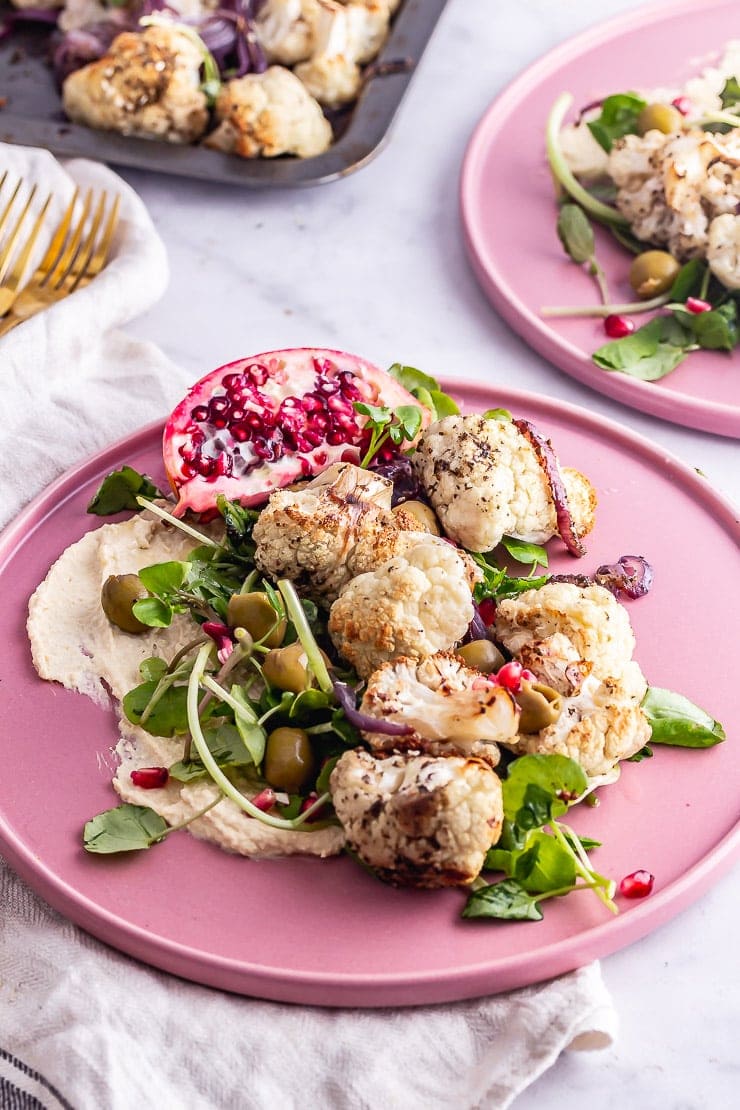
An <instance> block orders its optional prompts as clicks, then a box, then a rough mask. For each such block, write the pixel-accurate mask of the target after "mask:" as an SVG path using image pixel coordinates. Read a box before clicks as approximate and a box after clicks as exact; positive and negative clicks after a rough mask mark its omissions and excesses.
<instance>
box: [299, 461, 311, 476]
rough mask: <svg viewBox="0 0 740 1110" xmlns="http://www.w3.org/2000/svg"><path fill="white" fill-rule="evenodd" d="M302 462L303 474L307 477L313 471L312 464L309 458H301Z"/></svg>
mask: <svg viewBox="0 0 740 1110" xmlns="http://www.w3.org/2000/svg"><path fill="white" fill-rule="evenodd" d="M300 463H301V474H302V475H303V477H304V478H307V477H308V476H309V474H312V473H313V471H312V470H311V464H310V462H309V461H308V459H301V460H300Z"/></svg>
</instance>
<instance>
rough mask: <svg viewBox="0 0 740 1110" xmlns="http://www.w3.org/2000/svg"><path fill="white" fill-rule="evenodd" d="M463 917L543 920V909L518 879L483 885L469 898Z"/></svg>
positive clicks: (534, 896)
mask: <svg viewBox="0 0 740 1110" xmlns="http://www.w3.org/2000/svg"><path fill="white" fill-rule="evenodd" d="M462 916H463V917H467V918H475V917H494V918H499V919H503V920H505V921H541V920H542V910H541V909H540V908H539V906H538V905H537V897H536V895H534V894H530V893H529V892H528V891H527V890H525V889H524V887H523V886H522V884H521V883H520V882H518V881H517V880H516V879H503V880H502V881H501V882H500V883H493V884H491V885H490V886H485V887H481V888H480V889H479V890H475V891H473V893H472V894H471V895H470V897H469V898H468V900H467V902H466V904H465V909H464V910H463V912H462Z"/></svg>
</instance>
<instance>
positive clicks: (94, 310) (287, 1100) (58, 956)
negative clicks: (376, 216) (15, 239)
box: [0, 145, 616, 1110]
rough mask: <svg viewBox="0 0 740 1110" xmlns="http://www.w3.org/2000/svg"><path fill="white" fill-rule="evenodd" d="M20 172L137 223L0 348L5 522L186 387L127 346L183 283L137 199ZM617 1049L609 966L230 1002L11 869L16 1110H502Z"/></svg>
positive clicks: (7, 909) (24, 154) (6, 1029)
mask: <svg viewBox="0 0 740 1110" xmlns="http://www.w3.org/2000/svg"><path fill="white" fill-rule="evenodd" d="M6 168H7V169H9V170H10V171H11V176H12V175H15V174H18V173H22V174H23V175H24V178H32V179H33V180H38V181H40V182H41V183H42V184H43V186H44V189H43V190H41V192H44V193H45V191H46V189H48V188H49V187H52V186H53V189H54V193H55V203H56V205H57V211H58V212H59V211H61V210H62V209H63V207H64V201H65V199H66V198H67V197H68V196H70V195H71V189H72V184H71V180H70V177H72V178H74V179H75V180H76V181H79V182H83V183H85V184H87V183H89V184H92V185H95V187H96V188H97V187H105V188H109V189H115V190H117V191H119V192H120V193H121V194H122V197H123V208H122V221H121V226H120V232H119V235H118V236H117V240H116V243H115V251H114V256H113V257H112V259H111V261H110V263H109V265H108V266H107V267H106V269H105V270H104V271H103V272H102V273H101V274H100V276H99V277H97V278H96V279H95V281H93V282H92V283H91V284H90V285H89V286H87V288H86V289H84V290H82V291H80V292H78V293H75V294H73V296H71V297H70V298H69V299H67V300H66V301H62V302H60V303H59V304H57V305H56V306H54V307H53V308H51V309H49V310H48V311H47V312H45V313H43V314H41V315H39V316H37V317H35V318H33V319H32V320H30V321H27V322H26V323H24V324H22V325H21V326H20V327H18V328H16V329H15V331H13V332H11V333H9V335H8V336H6V337H5V338H4V339H0V368H2V388H3V395H4V396H3V407H4V419H3V422H2V431H0V522H5V521H6V520H8V519H9V518H10V517H11V516H12V515H13V514H14V513H15V512H17V511H18V510H19V509H20V508H21V507H22V505H23V504H24V503H25V502H26V501H27V500H28V499H29V498H30V497H31V496H32V495H33V494H35V493H36V492H38V491H39V490H40V489H42V488H43V487H44V486H45V485H46V484H47V483H48V482H49V481H50V480H51V479H52V478H54V477H55V476H56V475H57V474H59V473H60V472H61V471H62V470H64V469H65V468H66V467H67V466H69V465H71V464H72V463H73V462H76V461H78V460H80V459H82V458H84V457H85V456H87V455H89V454H90V453H91V452H92V451H94V450H96V449H97V448H99V447H101V446H103V445H105V444H107V443H110V442H112V441H113V440H115V439H117V438H119V437H120V436H122V435H123V434H125V433H126V432H129V431H132V430H134V429H135V428H136V427H138V426H140V425H141V424H143V423H147V422H149V421H150V420H152V419H154V418H155V417H156V416H157V415H159V414H164V413H165V412H166V411H168V410H169V409H170V408H171V407H172V406H173V404H174V403H175V402H176V401H177V400H178V399H179V397H180V396H181V395H182V393H183V392H184V391H185V388H186V386H187V385H188V384H189V383H188V382H187V381H186V380H185V377H184V375H183V373H182V372H181V371H180V370H178V369H177V368H176V367H175V366H173V365H172V364H171V363H170V362H169V361H168V360H167V359H166V358H165V357H164V355H163V354H162V353H161V352H160V351H159V350H157V348H156V347H154V346H152V345H151V344H145V343H139V342H136V341H133V340H131V339H129V338H127V337H126V336H125V335H124V334H123V333H121V332H120V331H118V330H117V328H118V326H119V325H120V324H122V323H125V322H126V320H128V319H130V318H131V317H132V316H133V315H135V314H136V313H137V312H140V311H142V310H143V309H145V308H147V307H148V306H149V305H150V304H151V303H152V302H153V301H154V300H156V298H157V297H158V296H160V295H161V293H162V291H163V290H164V287H165V285H166V281H167V265H166V258H165V252H164V248H163V246H162V244H161V242H160V240H159V239H158V237H157V235H156V232H155V231H154V228H153V226H152V223H151V221H150V219H149V217H148V215H147V213H146V211H145V209H144V207H143V205H142V204H141V201H140V200H139V199H138V198H137V197H136V195H135V194H134V193H133V192H132V191H131V190H130V189H129V188H128V187H127V186H126V185H125V184H124V182H122V181H121V180H120V179H119V178H117V177H116V176H115V175H114V174H113V173H111V172H110V171H109V170H107V169H105V168H104V167H102V166H97V165H94V164H92V163H89V162H82V161H75V162H70V163H69V164H68V165H67V167H66V172H65V170H63V169H62V168H61V167H60V166H59V164H58V163H56V162H55V161H54V159H53V158H52V157H51V156H50V155H49V154H47V153H45V152H42V151H34V150H23V149H21V148H14V147H7V146H2V145H0V173H2V170H3V169H6ZM14 650H15V649H14ZM19 650H23V649H22V645H20V647H19ZM1 806H2V783H1V780H0V807H1ZM522 928H525V929H526V928H532V926H527V925H523V926H522ZM615 1032H616V1014H615V1012H614V1008H613V1006H612V1003H611V1000H610V998H609V995H608V993H607V991H606V988H605V986H604V984H603V981H602V978H601V972H600V969H599V966H598V964H592V965H590V966H589V967H586V968H583V969H582V970H580V971H577V972H573V973H572V974H570V975H565V976H563V977H562V978H560V979H557V980H555V981H552V982H549V983H545V984H540V985H538V986H535V987H531V988H528V989H525V990H520V991H516V992H514V993H512V994H509V995H499V996H496V997H492V998H486V999H481V1000H477V1001H473V1002H460V1003H456V1004H453V1005H450V1004H447V1005H443V1006H425V1007H419V1008H416V1009H383V1010H328V1009H317V1008H308V1007H299V1006H288V1005H283V1004H278V1003H272V1002H261V1001H257V1000H254V999H247V998H240V997H237V996H233V995H228V994H224V993H222V992H219V991H216V990H211V989H209V988H206V987H200V986H197V985H194V984H191V983H186V982H183V981H182V980H179V979H175V978H173V977H171V976H168V975H165V974H163V973H161V972H158V971H153V970H151V969H150V968H147V967H145V966H143V965H141V964H138V963H136V962H135V961H133V960H131V959H129V958H128V957H125V956H122V955H119V954H118V953H116V952H114V951H113V950H111V949H109V948H107V947H105V946H104V945H102V944H100V943H99V942H98V941H96V940H93V939H92V938H91V937H89V936H87V935H86V934H85V933H83V932H82V931H81V930H79V929H77V928H76V927H75V926H73V925H71V924H69V923H67V922H65V921H64V920H62V919H61V918H60V917H59V916H58V915H57V914H56V913H54V911H52V910H50V909H49V908H48V907H47V906H46V905H45V904H44V903H43V902H42V901H41V900H40V899H38V898H37V897H36V896H35V895H34V894H33V893H32V892H31V891H30V890H29V889H28V888H27V887H26V886H25V885H24V884H23V883H22V882H21V881H20V880H19V879H18V878H17V877H16V876H15V875H14V874H13V873H12V872H11V871H10V869H9V868H8V867H7V866H6V865H5V864H4V863H3V861H2V860H1V859H0V1105H6V1104H7V1105H19V1106H22V1105H26V1104H27V1103H25V1102H22V1101H20V1100H21V1099H22V1094H21V1093H22V1092H25V1094H26V1095H27V1096H28V1098H36V1099H37V1100H38V1103H40V1104H41V1105H42V1106H44V1107H54V1108H55V1110H56V1108H57V1107H62V1106H69V1105H71V1106H73V1107H74V1108H75V1110H99V1108H100V1107H105V1108H106V1110H130V1108H131V1107H135V1106H137V1107H138V1106H156V1107H163V1108H167V1110H169V1108H173V1110H174V1108H177V1110H189V1108H191V1107H192V1108H194V1110H195V1108H211V1107H235V1106H238V1107H240V1108H241V1107H244V1108H255V1110H262V1108H264V1107H267V1106H273V1105H274V1106H279V1107H281V1110H282V1108H285V1110H291V1108H293V1107H295V1108H298V1107H301V1108H302V1107H304V1106H306V1105H313V1106H318V1107H321V1108H322V1110H325V1108H326V1110H358V1108H363V1110H364V1108H369V1110H376V1108H378V1110H380V1108H382V1110H393V1108H395V1107H398V1108H401V1107H403V1108H404V1110H414V1108H416V1107H419V1108H422V1107H423V1108H424V1110H435V1108H440V1110H442V1108H447V1107H449V1108H454V1110H465V1108H471V1110H472V1108H473V1107H482V1108H502V1107H507V1106H509V1105H510V1104H511V1101H512V1100H513V1099H514V1098H515V1097H516V1095H517V1094H518V1093H520V1092H521V1091H522V1090H523V1089H524V1088H525V1087H526V1086H528V1085H529V1084H530V1083H531V1082H532V1081H533V1080H534V1079H536V1078H537V1076H538V1075H540V1074H542V1072H543V1071H545V1069H546V1068H548V1067H549V1066H550V1065H551V1064H553V1063H554V1061H555V1060H556V1059H557V1057H558V1055H559V1054H560V1053H561V1052H562V1051H563V1049H565V1048H568V1047H572V1048H602V1047H606V1046H608V1045H609V1044H611V1042H612V1038H613V1036H614V1035H615ZM4 1092H5V1093H7V1095H8V1097H7V1102H6V1101H4ZM13 1092H15V1093H13ZM13 1098H15V1100H16V1101H12V1099H13ZM33 1105H37V1104H36V1103H34V1104H33Z"/></svg>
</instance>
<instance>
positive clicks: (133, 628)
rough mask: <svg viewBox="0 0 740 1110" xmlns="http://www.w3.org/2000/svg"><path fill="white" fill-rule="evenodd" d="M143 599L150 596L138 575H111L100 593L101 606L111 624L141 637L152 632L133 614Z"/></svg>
mask: <svg viewBox="0 0 740 1110" xmlns="http://www.w3.org/2000/svg"><path fill="white" fill-rule="evenodd" d="M143 597H148V594H147V591H146V590H145V589H144V585H143V583H142V581H141V579H140V578H139V576H138V574H111V575H110V576H109V577H108V578H106V580H105V582H104V583H103V588H102V590H101V591H100V604H101V605H102V606H103V612H104V613H105V615H106V617H107V618H108V620H109V621H110V622H111V624H115V625H116V626H117V627H118V628H122V629H123V631H124V632H132V633H134V635H139V636H140V635H141V633H142V632H150V631H151V629H150V628H149V626H148V625H146V624H142V623H141V621H140V620H137V618H136V617H135V616H134V614H133V612H132V607H133V604H134V602H135V601H140V600H141V599H142V598H143Z"/></svg>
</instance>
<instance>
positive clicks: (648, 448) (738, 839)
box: [0, 381, 740, 1007]
mask: <svg viewBox="0 0 740 1110" xmlns="http://www.w3.org/2000/svg"><path fill="white" fill-rule="evenodd" d="M443 385H444V387H445V388H446V389H449V390H450V392H453V393H455V394H457V395H459V396H460V397H461V398H464V397H465V395H466V394H473V393H486V394H495V397H496V399H497V401H499V402H500V401H505V402H506V403H512V404H513V405H514V406H516V405H517V404H523V405H527V404H532V402H533V398H532V396H531V395H530V394H528V393H526V392H524V391H520V390H513V389H508V388H507V389H492V388H491V387H490V386H486V385H481V384H480V383H476V382H466V381H454V382H446V383H443ZM534 402H535V403H536V404H537V406H539V407H541V408H543V409H545V410H546V411H550V412H552V413H553V414H557V415H559V416H563V415H565V416H568V417H570V418H571V419H572V420H574V421H575V422H576V423H579V424H581V425H585V426H586V427H588V428H589V429H591V428H596V430H598V431H600V432H604V431H605V432H607V433H608V434H609V435H610V436H611V437H613V438H614V439H616V440H617V441H618V442H622V443H624V445H625V446H626V447H629V448H630V449H631V450H632V451H633V452H635V451H639V453H640V455H642V456H643V457H647V458H649V459H651V460H652V461H653V462H655V461H656V460H659V461H660V463H661V465H662V466H663V467H665V466H666V465H669V466H670V467H671V469H672V470H673V471H674V473H675V474H676V476H680V478H681V479H682V481H683V483H684V485H685V486H687V487H688V488H689V489H690V490H691V491H693V492H695V493H696V494H697V495H698V497H699V498H700V500H701V501H702V502H703V503H704V504H706V505H707V507H708V508H710V509H711V510H712V511H714V512H715V513H716V514H717V519H718V520H721V521H722V523H723V524H724V526H725V527H726V528H727V530H728V532H729V533H730V534H733V533H734V534H735V535H736V537H737V540H738V543H740V522H738V520H737V516H736V513H735V509H734V507H733V505H732V503H731V502H730V501H729V500H728V499H726V498H725V497H723V496H722V495H721V494H719V493H717V492H716V491H715V490H713V489H712V487H711V486H709V485H708V484H707V483H706V482H705V481H704V480H703V479H701V478H700V477H699V476H698V475H697V474H696V473H695V472H694V471H693V470H692V469H691V467H689V466H687V465H686V464H685V463H683V462H682V461H681V460H680V459H679V458H678V457H677V456H675V455H672V454H671V453H670V452H666V451H663V450H662V449H660V450H659V449H657V448H656V447H655V446H653V444H651V443H650V441H649V440H647V439H646V438H645V437H643V436H640V435H638V434H637V433H635V432H632V431H631V430H630V429H628V428H626V427H624V426H623V425H621V424H619V423H618V422H616V421H613V420H609V419H606V418H602V417H598V418H597V417H595V416H593V415H592V414H591V413H589V412H588V411H587V410H584V409H581V408H579V407H578V406H576V405H573V404H569V403H567V402H561V401H558V400H556V399H554V398H549V397H543V396H539V397H536V398H534ZM161 427H162V421H154V422H152V423H151V424H148V425H146V426H145V427H144V428H142V429H140V430H139V431H137V432H134V433H133V434H132V435H130V436H126V437H124V438H123V439H121V440H119V441H117V442H116V443H115V444H113V445H111V446H109V447H106V448H103V449H102V450H101V451H99V452H97V453H96V454H95V455H94V456H92V458H89V459H87V460H85V461H83V462H81V463H79V464H77V465H76V466H74V467H72V468H71V469H70V470H68V471H66V472H65V473H64V474H62V475H60V476H59V477H58V478H57V479H55V480H54V482H52V483H51V484H50V485H49V486H48V487H47V488H46V489H45V490H43V491H42V492H41V493H39V494H38V495H37V496H36V497H35V498H34V499H33V500H32V501H31V502H30V503H29V504H28V505H27V506H26V507H25V508H24V509H23V510H21V512H20V514H19V515H18V516H17V517H16V518H15V520H13V521H12V522H11V523H10V524H9V525H8V526H7V527H6V529H5V530H4V531H3V533H2V534H1V535H0V571H1V570H2V566H3V565H4V563H5V559H6V557H8V556H10V555H12V554H13V551H14V550H15V547H16V544H17V543H18V542H19V541H20V540H22V539H25V538H26V537H28V536H30V535H31V534H32V533H33V531H34V530H35V529H36V528H37V527H38V526H39V525H40V524H41V523H42V522H43V520H44V519H45V518H46V516H48V515H49V512H48V508H47V507H48V505H49V504H50V503H53V504H54V509H55V510H56V509H58V507H59V505H60V503H62V502H63V500H65V499H66V497H62V501H61V502H60V501H59V500H57V495H58V494H64V493H66V495H67V496H71V495H72V494H73V493H74V492H76V490H77V489H78V488H79V485H80V484H82V482H83V481H86V480H88V479H89V478H90V477H92V476H93V475H94V474H95V473H97V472H99V471H100V470H101V469H102V468H103V467H104V466H105V465H107V463H106V460H110V461H111V462H113V461H115V462H116V463H118V462H119V461H120V455H121V453H122V451H124V450H133V449H135V448H138V447H139V446H141V445H143V444H145V443H147V441H148V440H149V439H150V438H151V437H152V435H154V434H155V433H156V432H157V431H158V430H159V429H160V428H161ZM0 845H1V846H2V850H3V854H4V856H5V858H6V859H7V860H8V862H9V863H10V864H11V866H12V867H13V868H14V869H15V870H16V871H17V873H18V874H19V875H20V876H21V878H23V879H24V880H25V881H26V882H27V883H28V885H29V886H30V887H31V888H32V889H33V890H35V892H36V893H37V894H39V895H40V896H41V897H43V898H44V899H45V900H46V901H47V902H48V903H49V904H50V905H51V906H52V907H53V908H54V909H56V910H57V911H58V912H60V913H61V914H62V915H63V916H65V917H67V918H68V919H69V920H71V921H73V922H74V923H75V924H76V925H79V926H80V927H82V928H83V929H85V930H86V931H87V932H89V933H91V934H92V935H93V936H95V937H97V938H98V939H99V940H101V941H104V942H105V943H106V944H109V945H110V946H111V947H113V948H116V949H118V950H120V951H122V952H125V953H126V954H127V955H130V956H133V957H135V958H136V959H139V960H141V961H142V962H144V963H146V964H149V965H151V966H154V967H157V968H160V969H161V970H164V971H167V972H170V973H172V974H175V975H178V976H180V977H182V978H184V979H189V980H192V981H194V982H197V983H201V984H203V985H206V986H212V987H217V988H219V989H222V990H226V991H230V992H232V993H238V994H245V995H254V996H256V997H259V998H265V999H270V1000H274V1001H279V1002H293V1003H301V1004H304V1005H319V1006H334V1007H339V1006H363V1007H383V1006H413V1005H420V1004H427V1003H439V1002H449V1001H455V1000H462V999H466V998H475V997H480V996H481V995H484V994H496V993H500V992H502V991H507V990H512V989H515V988H517V987H521V986H525V985H529V984H531V983H535V982H539V981H542V980H545V979H550V978H554V977H555V976H558V975H561V974H563V973H565V972H568V971H572V970H574V969H575V968H577V967H581V966H583V965H584V964H586V963H588V962H590V961H591V960H594V959H598V958H601V957H603V956H606V955H609V954H610V953H611V952H614V951H616V950H617V949H619V948H623V947H625V946H627V945H629V944H631V943H633V942H634V941H636V940H639V939H640V938H641V937H643V936H645V935H646V934H647V933H649V932H650V931H652V929H654V928H656V927H659V926H660V925H662V924H664V923H665V922H666V921H668V920H670V919H671V918H672V917H673V916H675V915H676V914H677V913H679V912H680V911H681V910H682V909H684V908H685V907H687V906H688V905H690V904H691V903H692V902H694V901H695V900H696V899H698V898H699V897H701V895H702V894H704V893H705V891H706V890H707V889H708V888H709V887H710V886H711V885H712V884H713V883H714V882H716V881H717V880H718V879H720V878H721V877H722V876H723V875H725V874H726V873H727V872H728V871H729V870H730V868H731V866H732V864H733V863H734V862H735V861H736V860H737V859H738V858H740V822H738V823H737V824H736V825H735V827H734V828H733V829H732V830H731V831H730V832H729V833H728V834H727V835H726V836H725V837H723V839H722V840H721V841H719V842H718V844H717V845H716V846H715V848H714V849H713V851H712V852H711V854H710V855H707V856H705V858H704V859H702V860H701V861H700V862H699V863H697V864H696V865H695V866H694V867H692V868H690V869H689V870H687V871H686V872H685V874H684V875H683V876H681V878H680V879H678V880H676V881H674V882H673V883H671V884H670V885H669V886H667V887H666V888H665V889H664V890H662V891H660V892H659V893H658V894H657V895H654V896H652V897H651V898H650V899H649V900H648V901H647V902H645V903H644V904H642V905H640V906H639V907H636V908H634V909H632V910H631V911H630V913H629V914H627V915H625V916H623V917H619V918H613V919H611V920H609V921H607V922H605V923H603V924H601V925H598V926H595V927H593V928H591V929H589V930H588V931H586V932H584V933H580V934H578V936H577V938H573V937H567V938H564V939H563V940H560V941H558V942H556V943H555V944H551V945H549V946H547V947H545V948H543V949H542V950H541V951H539V952H536V953H533V954H532V957H531V960H530V962H529V963H528V964H526V965H525V966H519V967H515V968H513V969H512V968H511V967H507V966H506V964H507V961H505V960H502V961H496V960H495V959H494V960H490V959H489V960H486V961H484V962H481V963H480V964H477V965H468V966H466V967H465V968H464V969H462V970H459V969H454V970H448V971H445V972H419V973H415V974H414V975H413V976H409V975H406V974H404V975H382V976H378V975H373V976H365V975H360V974H351V975H349V974H344V973H339V972H336V971H332V972H326V973H317V972H309V973H306V972H300V971H291V970H286V969H284V968H280V967H267V966H261V965H253V964H249V963H247V962H243V961H234V960H230V959H225V958H223V957H220V956H217V955H215V954H214V953H211V952H205V951H202V950H198V949H195V948H192V947H188V946H185V945H181V944H177V943H175V942H172V941H169V940H166V939H165V938H161V937H156V938H155V937H152V936H151V934H149V933H147V932H146V931H145V930H143V929H141V928H139V927H138V926H134V925H131V924H130V923H129V922H127V921H126V920H124V919H123V918H121V917H119V916H117V915H115V914H111V913H109V912H108V911H107V910H103V909H101V907H99V906H97V905H96V904H95V903H94V902H92V901H91V900H90V899H88V898H86V897H84V896H82V895H80V894H79V893H78V892H77V891H76V890H74V888H73V887H71V886H70V885H69V884H68V883H66V882H65V881H64V880H62V879H60V877H59V876H58V875H56V874H54V873H52V872H51V871H49V869H48V868H47V867H46V866H45V865H44V863H43V862H42V861H41V860H40V859H38V858H37V857H35V856H34V855H33V854H32V853H31V852H30V851H29V850H28V849H27V848H26V847H25V846H24V845H23V844H20V843H19V842H18V841H17V840H16V838H15V837H14V836H13V834H12V833H11V832H10V830H9V829H8V827H7V825H6V823H5V821H4V820H3V818H2V815H1V814H0Z"/></svg>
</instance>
